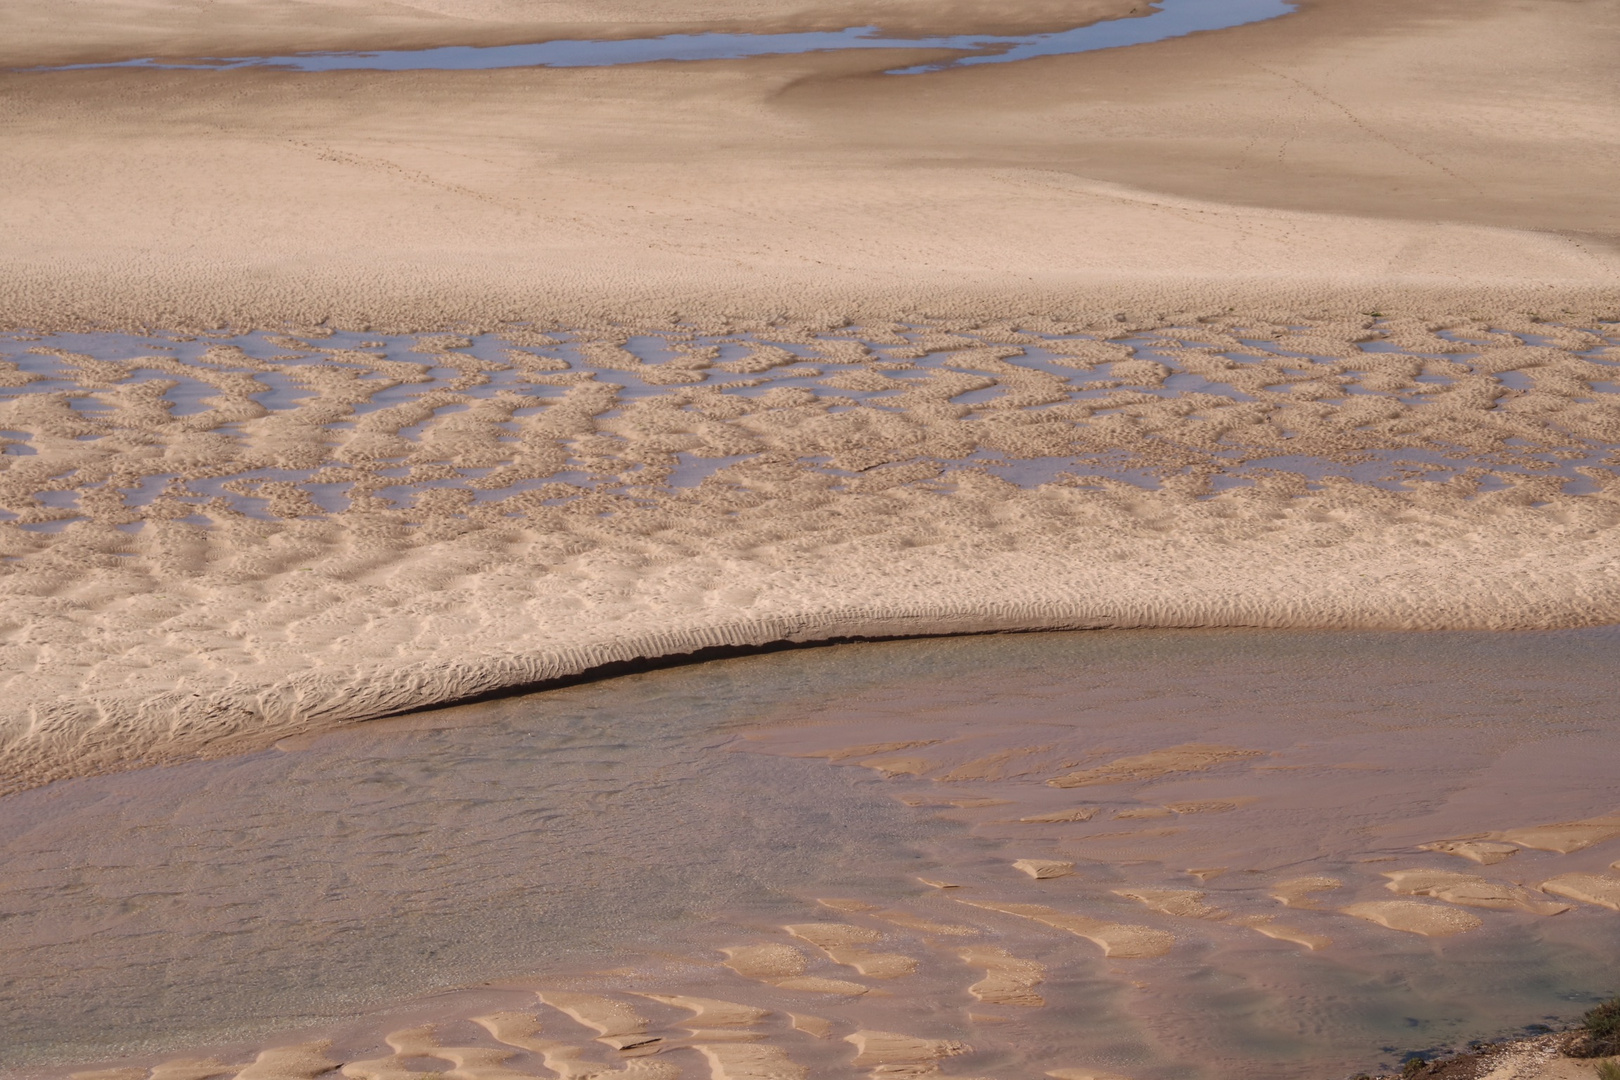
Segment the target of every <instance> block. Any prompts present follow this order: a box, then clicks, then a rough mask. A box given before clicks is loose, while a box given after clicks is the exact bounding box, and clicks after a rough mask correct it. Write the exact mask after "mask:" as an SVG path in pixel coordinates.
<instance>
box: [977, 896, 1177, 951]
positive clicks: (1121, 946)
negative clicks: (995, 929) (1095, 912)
mask: <svg viewBox="0 0 1620 1080" xmlns="http://www.w3.org/2000/svg"><path fill="white" fill-rule="evenodd" d="M957 903H960V904H967V905H968V906H970V907H976V908H983V909H984V910H986V911H999V912H1002V913H1004V914H1007V915H1017V916H1020V917H1022V918H1025V919H1033V920H1035V921H1036V922H1038V923H1044V924H1045V925H1047V926H1051V927H1055V928H1057V929H1059V930H1067V931H1069V933H1071V934H1074V935H1076V936H1077V937H1083V938H1085V939H1086V940H1087V941H1090V942H1092V943H1093V944H1095V945H1096V946H1097V947H1098V948H1100V949H1101V950H1102V951H1103V955H1104V956H1113V957H1118V958H1120V959H1122V960H1129V959H1141V958H1143V957H1150V956H1163V955H1164V954H1165V953H1167V952H1169V951H1170V949H1171V948H1172V947H1173V946H1174V945H1175V943H1176V939H1175V935H1173V934H1171V933H1169V932H1168V931H1165V930H1156V929H1154V928H1153V927H1150V926H1132V925H1129V924H1127V923H1111V922H1107V921H1105V920H1102V919H1093V918H1088V917H1087V916H1084V915H1077V914H1074V913H1071V912H1066V911H1059V910H1057V909H1055V908H1051V907H1047V906H1045V905H1044V904H1014V903H1006V902H1003V901H995V900H967V899H961V898H958V900H957Z"/></svg>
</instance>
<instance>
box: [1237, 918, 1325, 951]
mask: <svg viewBox="0 0 1620 1080" xmlns="http://www.w3.org/2000/svg"><path fill="white" fill-rule="evenodd" d="M1237 921H1238V922H1240V923H1242V924H1243V925H1245V926H1247V927H1249V928H1251V929H1253V930H1256V931H1258V932H1259V933H1262V934H1264V935H1265V936H1266V937H1268V938H1272V939H1274V940H1276V941H1287V942H1291V943H1293V944H1295V945H1303V946H1305V947H1306V948H1307V949H1309V950H1311V951H1312V952H1316V951H1318V950H1320V949H1325V948H1327V947H1328V946H1329V945H1332V944H1333V939H1332V938H1330V937H1327V936H1325V935H1323V934H1312V933H1309V932H1307V931H1305V930H1300V929H1299V928H1297V927H1293V926H1289V925H1287V924H1286V923H1280V922H1276V921H1275V920H1274V919H1273V918H1272V917H1271V916H1270V915H1249V916H1245V917H1243V918H1241V919H1239V920H1237Z"/></svg>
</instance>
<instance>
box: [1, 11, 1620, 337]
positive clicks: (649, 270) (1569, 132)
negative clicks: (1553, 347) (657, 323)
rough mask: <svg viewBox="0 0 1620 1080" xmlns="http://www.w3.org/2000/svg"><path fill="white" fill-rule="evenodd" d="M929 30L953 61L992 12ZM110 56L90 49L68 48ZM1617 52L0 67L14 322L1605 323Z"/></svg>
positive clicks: (157, 14)
mask: <svg viewBox="0 0 1620 1080" xmlns="http://www.w3.org/2000/svg"><path fill="white" fill-rule="evenodd" d="M443 7H444V8H446V9H448V8H449V7H450V5H447V4H446V5H443ZM77 8H78V11H77V12H76V13H75V17H72V18H69V17H67V16H64V15H62V14H60V12H61V9H60V7H59V6H57V5H43V4H38V5H35V4H30V5H7V8H6V12H5V16H4V17H5V18H7V19H9V20H11V21H12V25H11V26H8V27H6V28H5V32H3V33H0V40H3V41H5V42H6V45H5V47H4V49H5V51H4V53H3V54H0V62H6V63H33V62H38V61H39V60H40V59H42V58H56V59H65V58H68V57H70V56H79V55H81V54H84V53H85V52H86V50H88V52H90V53H94V54H95V55H98V56H104V55H111V52H118V53H120V54H121V55H124V56H141V55H146V54H148V53H150V52H152V51H154V50H156V49H158V48H159V47H160V45H161V47H163V48H166V49H178V50H180V51H186V52H231V51H260V50H273V49H275V48H283V47H287V45H288V43H289V39H288V36H287V31H286V29H280V30H272V29H271V27H273V26H274V25H276V24H277V22H278V20H280V25H282V26H283V27H285V22H286V20H287V19H289V18H299V19H302V15H301V13H302V12H303V11H304V10H305V9H304V8H302V7H299V8H296V9H294V8H291V7H290V6H289V7H283V6H280V5H275V4H249V3H242V4H237V5H229V6H226V5H206V8H207V10H206V11H204V12H202V13H200V14H198V13H194V11H193V9H192V7H191V6H190V5H180V4H171V5H159V4H149V5H143V6H141V7H139V8H135V7H131V6H129V5H123V4H116V3H103V4H92V3H84V4H81V5H77ZM593 10H594V9H593ZM613 10H615V11H617V10H618V9H613ZM930 10H931V14H930V15H929V18H928V19H927V20H925V21H926V23H927V26H928V28H929V29H932V30H935V31H937V32H949V31H951V30H953V29H957V28H969V29H971V28H973V27H975V26H976V25H977V22H976V20H977V21H982V19H983V16H982V15H974V14H972V13H971V12H970V11H969V9H968V8H967V6H966V5H961V4H947V5H942V6H940V7H939V8H937V9H930ZM997 10H998V13H999V12H1004V11H1007V10H1009V9H1006V8H998V9H997ZM1010 10H1011V11H1013V12H1018V13H1020V14H1019V16H1018V17H1019V18H1026V17H1027V18H1028V19H1030V20H1032V22H1034V23H1036V24H1041V23H1043V21H1045V20H1049V19H1050V11H1049V10H1048V9H1046V8H1042V7H1033V8H1032V7H1029V6H1027V5H1019V6H1017V7H1014V8H1012V9H1010ZM1105 10H1118V8H1117V7H1114V8H1108V7H1106V6H1103V7H1099V8H1097V9H1096V10H1092V9H1089V8H1088V9H1086V12H1085V14H1096V13H1098V12H1100V11H1105ZM458 12H459V13H462V14H464V15H465V17H464V18H461V19H459V20H457V21H456V22H455V25H456V26H457V27H458V28H464V29H462V34H463V36H472V37H477V36H479V35H489V37H490V39H495V38H498V39H500V40H512V39H514V38H517V39H523V38H525V37H527V38H530V39H532V38H533V37H536V36H545V35H543V34H540V33H539V31H538V30H537V27H538V26H539V20H543V19H549V18H553V17H555V18H561V19H565V20H566V19H567V18H571V17H574V16H570V15H567V14H553V13H550V12H548V11H547V9H539V10H538V11H537V10H536V9H534V8H532V7H529V6H524V8H523V14H522V15H521V18H522V20H523V22H524V25H523V26H522V27H521V28H514V27H513V25H512V22H511V20H513V19H517V18H519V17H520V16H519V14H518V8H517V7H516V6H515V5H502V4H496V3H490V4H487V5H469V6H468V7H467V8H458ZM756 14H757V12H756V10H755V9H753V8H751V7H749V6H747V5H743V6H741V7H739V8H737V9H736V10H734V11H730V12H722V11H720V10H709V9H704V10H702V11H701V13H700V14H697V15H695V16H693V15H686V14H685V13H683V15H682V18H680V19H677V18H676V15H675V13H674V9H673V7H669V8H667V9H658V10H656V11H655V10H654V9H653V8H652V6H651V5H645V6H638V7H637V8H636V14H635V15H634V16H633V17H634V18H646V19H647V20H648V21H650V22H653V23H658V24H660V25H667V24H672V23H675V22H679V23H681V24H682V25H695V24H694V22H693V20H694V19H696V20H706V21H705V22H704V23H703V25H715V26H726V25H733V24H735V23H737V22H739V21H741V22H746V21H747V20H748V19H750V18H753V17H754V16H755V15H756ZM778 17H779V18H780V26H781V27H782V28H790V27H811V26H825V25H829V22H828V19H829V18H831V17H830V16H829V15H828V14H827V12H825V11H822V12H816V11H813V10H805V11H800V12H796V13H793V14H792V15H780V16H778ZM1082 17H1084V16H1083V15H1082ZM1004 18H1006V19H1011V18H1013V16H1012V15H1002V14H998V15H997V16H996V17H995V20H993V21H998V22H999V21H1000V20H1002V19H1004ZM614 19H615V16H613V15H607V16H604V21H605V22H606V23H607V24H608V25H609V27H610V28H611V25H612V23H613V22H614ZM728 20H730V21H729V22H728ZM316 21H317V22H329V23H332V24H334V25H337V26H340V27H341V34H340V35H339V37H333V36H332V35H333V34H335V33H338V31H331V32H322V31H319V30H317V29H314V28H312V29H311V30H310V31H309V34H308V37H307V38H306V39H305V40H304V42H303V44H305V46H306V47H318V46H322V45H332V44H336V43H338V41H339V38H341V41H342V42H343V43H346V44H359V43H361V42H362V41H368V42H374V43H376V44H389V43H396V42H397V41H399V40H402V36H403V37H404V38H411V39H412V40H415V41H422V40H423V39H424V35H426V36H430V37H431V38H432V40H434V41H450V40H459V39H461V38H458V35H457V34H456V33H452V32H451V31H450V30H449V29H448V28H445V29H442V30H441V29H437V28H438V27H441V26H443V24H444V23H445V22H446V21H447V20H446V19H445V18H444V12H442V11H434V10H432V9H429V8H427V7H424V6H416V7H413V8H401V7H396V6H388V7H384V6H383V5H376V6H374V7H372V6H365V5H355V6H353V7H344V8H338V7H330V8H326V9H323V11H322V15H321V17H320V19H318V20H316ZM831 21H832V22H837V21H840V19H838V18H833V19H831ZM860 21H868V20H866V19H862V20H860ZM175 24H183V32H181V31H175V30H168V31H165V30H161V29H154V28H159V27H162V26H164V25H168V26H171V27H172V26H174V25H175ZM301 25H302V23H301ZM430 25H431V26H433V27H435V28H436V29H433V30H431V31H429V30H427V29H424V27H427V26H430ZM570 25H572V24H570ZM750 25H752V24H750ZM772 25H773V27H774V26H776V25H777V24H776V23H774V22H773V24H772ZM919 25H921V23H919ZM87 26H90V27H98V28H100V29H98V31H97V33H98V34H99V35H100V37H101V40H102V42H103V43H102V44H97V45H94V46H93V47H91V46H88V45H85V46H81V45H80V44H78V43H79V42H81V41H82V40H83V35H84V34H85V31H84V28H85V27H87ZM259 26H263V27H265V29H263V30H260V31H252V32H251V33H250V31H249V30H247V29H244V28H252V27H259ZM480 27H482V29H480ZM255 34H256V35H257V36H253V35H255ZM1617 35H1620V11H1617V7H1616V5H1615V4H1614V3H1612V2H1588V3H1574V2H1559V3H1514V2H1509V0H1486V2H1481V0H1434V2H1430V3H1425V4H1423V5H1419V6H1414V5H1412V4H1410V3H1405V2H1402V0H1309V2H1307V3H1305V4H1304V5H1302V9H1301V10H1300V11H1299V12H1298V13H1297V14H1295V15H1291V16H1288V17H1285V18H1282V19H1278V20H1274V21H1272V22H1269V23H1262V24H1256V25H1253V26H1248V27H1241V28H1237V29H1233V30H1229V31H1220V32H1216V33H1211V34H1203V35H1195V36H1193V37H1189V38H1183V39H1177V40H1172V41H1166V42H1161V43H1158V44H1154V45H1148V46H1142V47H1137V48H1132V49H1125V50H1114V51H1111V52H1101V53H1090V54H1083V55H1078V56H1071V57H1056V58H1049V59H1041V60H1035V61H1029V62H1025V63H1019V64H1010V65H995V64H990V65H982V66H977V67H974V68H971V69H965V70H959V71H952V72H946V73H943V74H938V75H931V76H927V77H923V78H915V77H903V78H902V77H893V76H885V75H882V74H881V72H882V71H883V70H884V69H886V68H890V67H894V66H895V65H897V64H902V63H906V62H912V61H916V60H920V59H926V58H927V57H926V56H924V55H922V54H914V53H896V54H877V53H856V54H841V53H829V54H818V55H807V56H800V57H782V58H774V59H770V58H766V59H757V60H750V61H738V62H714V63H703V64H681V63H664V64H646V65H634V66H629V67H623V68H597V69H589V70H521V69H518V70H506V71H492V72H431V71H428V72H412V73H398V74H388V73H365V72H351V73H333V74H325V75H319V76H313V77H312V76H307V75H300V74H296V73H288V72H277V71H270V70H244V71H233V72H227V73H218V72H182V71H174V72H154V71H118V70H100V71H81V72H64V73H57V74H30V73H17V72H11V73H5V74H0V87H3V89H0V95H3V97H4V100H5V102H6V105H5V110H6V111H5V125H6V127H5V131H6V150H7V152H6V155H5V162H4V165H3V170H4V171H3V173H0V180H3V184H4V190H5V192H6V197H5V199H4V201H3V202H0V215H3V216H0V320H4V321H5V322H10V323H11V324H13V325H16V324H22V325H33V326H36V327H38V326H44V325H48V324H53V323H59V322H71V321H74V320H79V319H112V320H119V321H122V322H125V323H137V322H139V323H148V324H152V323H156V324H170V325H175V324H187V323H192V322H201V323H205V324H207V323H213V322H218V321H221V320H223V321H227V322H232V323H236V324H243V325H245V324H264V325H275V324H278V323H279V322H280V321H281V320H284V319H289V318H290V319H294V320H296V321H299V322H304V323H314V322H318V321H320V320H321V319H330V320H332V321H333V322H334V323H343V324H347V325H374V326H383V325H389V326H399V327H408V328H415V329H427V328H435V327H438V326H440V325H442V324H443V323H445V322H446V321H455V320H471V321H474V322H479V323H489V322H491V321H493V320H497V319H502V318H511V317H535V316H538V317H541V318H546V319H565V320H566V319H578V318H582V317H587V316H591V317H620V318H623V317H627V316H632V315H657V316H665V315H668V314H670V313H679V314H680V315H682V316H685V317H687V318H694V319H696V318H702V317H704V316H712V315H715V314H717V313H738V314H747V315H754V316H758V315H761V314H771V313H789V314H801V315H821V314H827V313H833V314H837V315H853V314H866V315H895V314H903V313H911V312H916V311H919V310H926V311H932V312H935V313H941V314H944V313H950V312H956V313H963V314H970V315H983V314H991V313H1007V312H1012V313H1022V312H1025V311H1029V310H1037V311H1043V312H1051V313H1079V312H1086V311H1098V310H1107V311H1112V310H1114V309H1115V308H1116V307H1118V308H1124V309H1126V310H1130V311H1138V312H1141V311H1146V312H1153V311H1160V310H1167V309H1183V308H1197V309H1200V310H1215V311H1220V310H1224V309H1226V308H1228V307H1230V306H1233V305H1238V306H1243V305H1245V304H1247V305H1249V306H1254V305H1260V304H1265V305H1269V306H1270V307H1272V308H1273V309H1286V310H1288V311H1289V312H1290V313H1291V314H1308V313H1310V312H1313V311H1322V310H1328V311H1333V312H1336V313H1341V312H1349V311H1353V310H1356V309H1357V308H1358V307H1365V306H1366V305H1369V304H1372V305H1377V306H1379V307H1380V308H1383V309H1385V310H1406V311H1409V312H1415V313H1421V314H1430V315H1455V314H1466V313H1469V312H1474V311H1478V312H1484V313H1490V312H1496V311H1500V310H1503V309H1507V308H1519V309H1524V308H1529V309H1534V310H1548V309H1551V310H1553V311H1555V312H1556V311H1557V310H1559V309H1562V308H1570V309H1572V310H1580V311H1588V312H1589V311H1590V310H1591V309H1593V308H1594V307H1596V308H1601V309H1604V310H1607V311H1610V312H1612V311H1613V310H1614V308H1615V304H1616V300H1615V290H1616V287H1617V286H1620V276H1617V275H1620V250H1617V248H1616V244H1615V238H1616V236H1617V235H1620V193H1617V189H1616V186H1615V185H1614V184H1613V183H1612V177H1613V176H1614V174H1615V173H1616V171H1617V169H1620V156H1617V155H1620V120H1617V115H1616V111H1615V110H1614V108H1613V102H1614V101H1615V100H1616V98H1617V97H1620V72H1617V70H1616V68H1615V65H1614V64H1612V63H1611V62H1610V61H1611V59H1612V57H1613V55H1614V52H1615V49H1616V44H1617V40H1620V36H1617ZM250 39H251V40H250ZM171 41H172V44H164V43H165V42H171ZM106 42H122V43H123V44H122V47H119V48H114V46H113V45H111V44H106ZM109 50H111V52H110V51H109Z"/></svg>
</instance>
